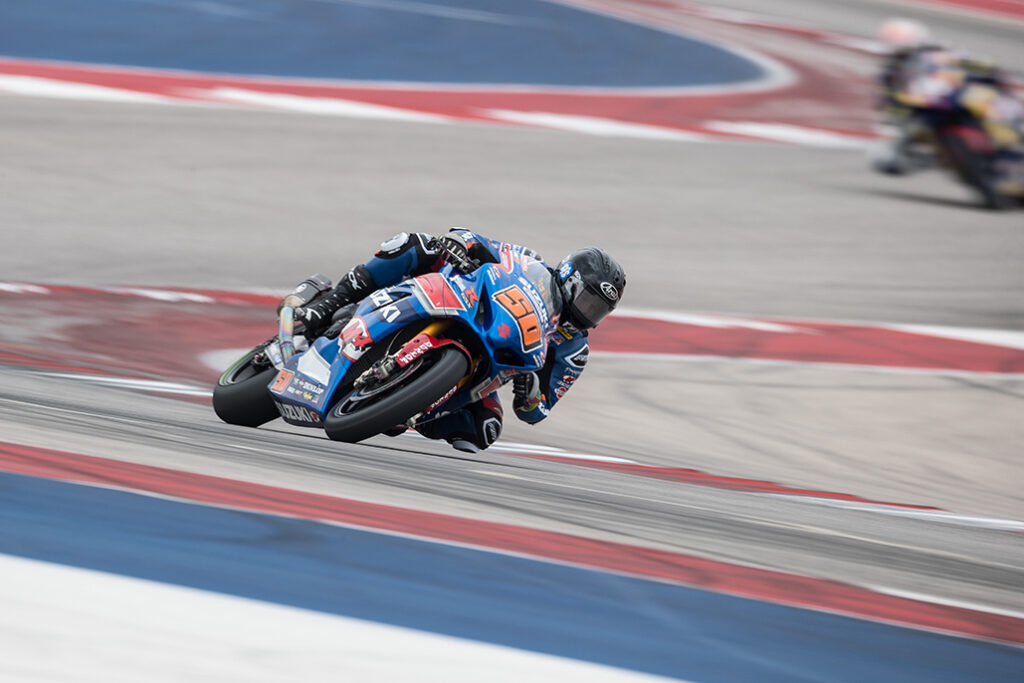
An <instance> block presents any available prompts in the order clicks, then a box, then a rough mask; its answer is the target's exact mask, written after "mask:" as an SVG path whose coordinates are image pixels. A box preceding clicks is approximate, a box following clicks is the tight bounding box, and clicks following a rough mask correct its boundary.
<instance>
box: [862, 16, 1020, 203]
mask: <svg viewBox="0 0 1024 683" xmlns="http://www.w3.org/2000/svg"><path fill="white" fill-rule="evenodd" d="M884 31H885V28H883V34H884ZM897 47H898V49H896V50H895V51H894V52H893V54H892V55H890V57H889V59H888V62H887V64H886V67H885V70H884V71H883V74H882V77H881V79H880V80H881V96H880V99H879V108H880V109H881V111H882V113H883V117H884V124H883V126H882V132H883V136H884V141H883V143H882V146H881V148H880V149H879V151H878V152H877V153H876V155H875V158H874V167H875V169H876V170H878V171H880V172H883V173H888V174H891V175H905V174H908V173H912V172H915V171H919V170H923V169H928V168H944V169H948V170H950V171H952V172H953V173H954V174H955V175H956V176H957V177H958V178H959V179H960V180H961V181H962V182H963V183H965V184H966V185H968V186H969V187H971V188H973V189H974V190H975V191H976V192H977V193H978V194H979V196H980V197H981V199H982V202H983V203H984V205H985V206H986V207H987V208H990V209H1006V208H1010V207H1013V206H1016V205H1017V204H1018V203H1020V202H1022V201H1024V105H1022V104H1021V102H1020V101H1019V100H1018V99H1017V98H1015V97H1014V96H1013V94H1012V93H1011V92H1010V90H1009V89H1008V88H1007V86H1006V83H1005V80H1004V78H1003V77H1002V76H1001V74H1000V73H999V72H998V70H997V69H996V68H995V66H994V65H993V64H992V63H991V62H989V61H987V60H979V59H975V58H973V57H971V56H969V55H966V54H964V53H960V52H956V51H953V50H949V49H946V48H943V47H940V46H936V45H930V44H914V45H911V46H909V47H908V46H897Z"/></svg>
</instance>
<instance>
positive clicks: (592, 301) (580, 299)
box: [572, 287, 615, 327]
mask: <svg viewBox="0 0 1024 683" xmlns="http://www.w3.org/2000/svg"><path fill="white" fill-rule="evenodd" d="M572 307H573V313H575V315H576V317H577V318H578V319H579V321H580V322H582V323H585V324H586V325H587V327H597V324H598V323H599V322H601V321H602V320H604V318H605V316H607V315H608V314H609V313H611V312H612V309H613V308H615V306H614V305H612V304H610V303H608V300H607V299H605V298H604V297H603V296H601V295H600V294H598V293H597V292H595V291H594V290H592V289H591V288H590V287H584V288H583V289H581V290H580V291H579V293H577V294H576V297H575V298H574V299H573V301H572Z"/></svg>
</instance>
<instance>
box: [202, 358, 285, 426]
mask: <svg viewBox="0 0 1024 683" xmlns="http://www.w3.org/2000/svg"><path fill="white" fill-rule="evenodd" d="M262 350H263V347H262V346H260V347H257V348H255V349H253V350H252V351H250V352H249V353H247V354H246V355H244V356H242V357H241V358H239V359H238V360H237V361H235V363H234V364H233V365H232V366H231V367H230V368H228V369H227V370H225V371H224V374H223V375H221V376H220V378H219V379H218V380H217V385H216V386H215V387H214V388H213V410H214V412H215V413H217V417H219V418H220V419H222V420H224V421H225V422H227V423H228V424H233V425H242V426H243V427H259V426H260V425H261V424H264V423H266V422H270V421H271V420H273V419H274V418H276V417H279V416H280V414H279V413H278V412H277V406H276V405H274V399H272V398H271V397H270V391H269V390H268V389H267V385H268V384H270V380H272V379H274V375H276V374H277V370H275V369H274V368H273V366H271V367H266V368H262V367H259V366H257V365H254V364H253V359H254V358H255V357H256V356H257V355H258V354H259V353H260V352H261V351H262Z"/></svg>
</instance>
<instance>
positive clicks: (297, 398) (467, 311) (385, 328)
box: [269, 256, 558, 426]
mask: <svg viewBox="0 0 1024 683" xmlns="http://www.w3.org/2000/svg"><path fill="white" fill-rule="evenodd" d="M553 286H554V282H553V281H552V278H551V276H550V273H549V272H548V270H547V267H546V266H545V265H544V264H543V262H540V261H537V260H535V259H532V258H529V257H527V256H522V257H521V258H519V259H503V262H502V263H501V264H491V263H488V264H484V265H483V266H481V267H480V268H478V269H477V270H475V271H474V272H472V273H469V274H459V273H456V272H454V271H453V270H452V269H451V267H450V266H445V267H444V268H443V269H442V270H441V271H440V272H437V273H428V274H426V275H420V276H417V277H414V278H410V279H408V280H405V281H403V282H401V283H399V284H397V285H393V286H391V287H386V288H384V289H380V290H377V291H376V292H374V293H373V294H371V295H370V296H368V297H367V298H366V299H364V300H363V301H362V302H360V304H359V306H358V307H357V308H356V311H355V314H354V315H353V317H352V319H351V320H350V321H349V322H348V324H347V325H346V326H345V327H344V328H343V330H342V332H341V334H339V336H338V337H337V339H326V338H324V337H321V338H319V339H317V340H315V341H314V342H313V344H312V345H311V346H310V348H309V349H308V350H307V351H305V352H304V353H301V354H298V355H296V356H294V357H292V358H290V359H289V360H288V362H287V363H286V364H285V367H284V369H283V370H281V371H280V372H279V373H278V375H277V377H275V379H274V380H273V381H272V382H271V383H270V385H269V389H270V392H271V394H272V395H273V397H274V399H275V400H276V401H277V403H278V406H279V407H280V409H281V415H282V417H283V418H284V419H285V421H287V422H290V423H292V424H298V425H302V426H319V425H321V424H322V421H323V418H324V416H325V415H326V414H327V411H328V410H329V409H330V408H331V406H332V405H333V404H334V402H335V401H336V400H338V398H339V396H337V395H336V394H338V391H339V388H340V387H342V386H343V385H345V384H346V378H347V376H348V375H349V374H350V371H351V370H352V369H353V366H354V365H355V364H356V363H357V362H358V361H359V359H360V358H361V357H362V356H363V355H364V354H365V353H366V352H367V351H368V350H369V349H370V348H371V347H372V346H373V345H374V344H376V343H379V342H380V341H381V340H387V339H390V338H391V337H392V335H394V334H395V333H396V332H398V331H400V330H401V329H402V328H405V327H408V326H410V325H414V326H416V327H417V328H422V327H424V321H428V320H444V319H449V320H458V321H460V322H461V323H462V324H461V325H459V326H458V329H459V333H460V334H469V335H473V336H475V337H476V338H477V339H478V340H479V342H480V343H479V344H473V345H472V346H473V348H477V349H482V350H483V353H480V357H479V358H476V359H475V360H476V366H475V367H476V373H475V375H474V380H475V381H474V382H473V383H472V384H471V385H467V386H465V387H462V388H460V390H459V391H457V392H456V393H455V394H454V395H452V396H451V397H450V398H449V399H448V400H447V401H445V402H444V403H443V404H440V405H435V406H432V407H431V410H430V411H429V412H428V414H426V415H425V416H424V417H423V418H422V419H423V420H424V421H426V420H429V419H431V418H432V417H434V416H437V415H439V414H441V412H442V411H444V412H447V411H450V410H455V409H457V408H459V407H462V406H464V405H468V404H469V403H472V402H474V401H476V400H479V399H480V398H481V397H482V396H486V395H488V394H490V393H492V392H493V391H495V390H497V389H498V387H500V386H501V385H502V384H503V383H504V382H505V381H508V380H509V379H511V377H512V376H514V375H515V374H517V373H520V372H532V371H536V370H539V369H540V368H542V367H543V365H544V361H545V355H546V351H547V342H548V340H549V339H550V337H551V335H552V334H554V333H555V329H556V326H557V322H558V317H557V313H555V312H554V310H553V309H554V305H553V296H554V294H553V289H552V287H553ZM419 331H420V329H417V330H416V332H419ZM396 350H397V349H389V353H391V352H394V351H396ZM364 365H365V364H364ZM351 379H354V378H352V377H349V378H348V380H349V381H350V380H351Z"/></svg>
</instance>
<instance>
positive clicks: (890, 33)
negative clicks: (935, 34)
mask: <svg viewBox="0 0 1024 683" xmlns="http://www.w3.org/2000/svg"><path fill="white" fill-rule="evenodd" d="M878 39H879V40H881V41H882V42H883V43H885V45H887V46H888V47H889V48H890V49H892V50H893V51H896V52H899V51H902V50H913V49H915V48H919V47H923V46H924V45H925V44H926V43H927V42H928V40H929V35H928V27H927V26H925V25H924V24H922V23H921V22H919V21H914V20H913V19H889V20H887V21H886V22H885V23H883V24H882V26H881V28H879V29H878Z"/></svg>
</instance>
